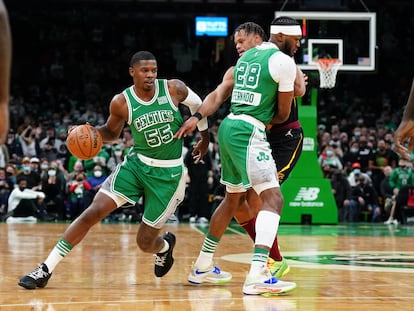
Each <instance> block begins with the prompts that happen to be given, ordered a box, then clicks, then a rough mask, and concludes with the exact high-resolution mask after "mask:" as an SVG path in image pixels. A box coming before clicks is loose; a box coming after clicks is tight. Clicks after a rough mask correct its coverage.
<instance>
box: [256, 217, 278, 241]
mask: <svg viewBox="0 0 414 311" xmlns="http://www.w3.org/2000/svg"><path fill="white" fill-rule="evenodd" d="M279 221H280V215H279V214H276V213H273V212H269V211H260V212H259V213H258V214H257V217H256V240H255V242H254V244H255V245H265V246H267V247H269V248H270V247H272V245H273V242H274V240H275V237H276V233H277V229H278V228H279Z"/></svg>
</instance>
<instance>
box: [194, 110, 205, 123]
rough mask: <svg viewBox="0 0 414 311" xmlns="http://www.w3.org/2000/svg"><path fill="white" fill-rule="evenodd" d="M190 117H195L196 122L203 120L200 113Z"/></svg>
mask: <svg viewBox="0 0 414 311" xmlns="http://www.w3.org/2000/svg"><path fill="white" fill-rule="evenodd" d="M192 117H196V118H197V119H198V121H200V120H201V119H202V118H203V116H202V115H201V113H199V112H196V113H194V114H193V115H192Z"/></svg>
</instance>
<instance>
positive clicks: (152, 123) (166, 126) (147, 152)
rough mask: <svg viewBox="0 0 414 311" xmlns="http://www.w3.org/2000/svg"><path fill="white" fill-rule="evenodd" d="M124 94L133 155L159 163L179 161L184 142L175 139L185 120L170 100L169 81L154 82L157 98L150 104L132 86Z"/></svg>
mask: <svg viewBox="0 0 414 311" xmlns="http://www.w3.org/2000/svg"><path fill="white" fill-rule="evenodd" d="M123 94H124V96H125V99H126V101H127V104H128V109H129V118H128V124H129V126H130V128H131V132H132V137H133V138H134V146H133V147H132V149H131V152H136V153H139V154H142V155H144V156H147V157H150V158H154V159H160V160H170V159H178V158H180V157H181V154H182V140H181V139H174V138H173V135H174V133H175V132H177V131H178V129H179V128H180V126H181V124H182V123H183V118H182V116H181V113H180V111H179V109H178V107H177V106H175V105H174V103H173V101H172V99H171V96H170V93H169V91H168V85H167V80H158V79H157V80H155V95H154V97H153V98H152V99H151V100H150V101H143V100H141V99H140V98H138V96H137V95H136V94H135V92H134V87H133V86H131V87H129V88H127V89H125V90H124V92H123Z"/></svg>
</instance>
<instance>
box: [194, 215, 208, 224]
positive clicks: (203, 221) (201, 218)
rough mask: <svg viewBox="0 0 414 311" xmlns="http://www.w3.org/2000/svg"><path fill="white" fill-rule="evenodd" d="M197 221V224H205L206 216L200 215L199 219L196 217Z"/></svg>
mask: <svg viewBox="0 0 414 311" xmlns="http://www.w3.org/2000/svg"><path fill="white" fill-rule="evenodd" d="M197 222H198V223H199V224H202V225H206V224H208V219H207V218H206V217H200V218H199V219H197Z"/></svg>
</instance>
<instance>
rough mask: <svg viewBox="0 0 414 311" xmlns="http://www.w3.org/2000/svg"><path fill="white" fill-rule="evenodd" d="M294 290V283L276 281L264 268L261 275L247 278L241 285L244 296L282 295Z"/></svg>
mask: <svg viewBox="0 0 414 311" xmlns="http://www.w3.org/2000/svg"><path fill="white" fill-rule="evenodd" d="M295 288H296V283H294V282H286V281H281V280H278V279H277V278H274V277H272V275H271V274H270V272H269V270H268V269H267V268H264V269H263V271H262V273H260V274H259V275H256V276H254V277H252V276H249V275H248V276H247V278H246V281H245V282H244V285H243V293H244V294H246V295H265V296H272V295H283V294H286V293H288V292H290V291H292V290H294V289H295Z"/></svg>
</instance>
